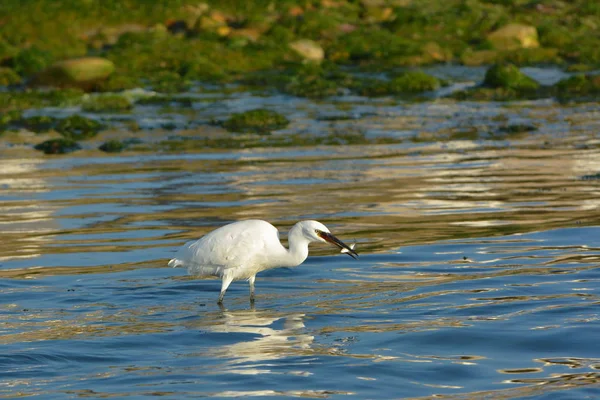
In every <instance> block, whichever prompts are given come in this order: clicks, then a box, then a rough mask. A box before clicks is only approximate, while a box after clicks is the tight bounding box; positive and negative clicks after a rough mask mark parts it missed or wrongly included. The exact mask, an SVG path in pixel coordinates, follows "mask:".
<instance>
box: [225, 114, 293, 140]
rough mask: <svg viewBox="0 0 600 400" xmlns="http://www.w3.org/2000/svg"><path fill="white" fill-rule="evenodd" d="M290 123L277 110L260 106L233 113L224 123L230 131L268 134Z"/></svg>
mask: <svg viewBox="0 0 600 400" xmlns="http://www.w3.org/2000/svg"><path fill="white" fill-rule="evenodd" d="M289 123H290V121H289V120H288V119H287V118H286V117H284V116H283V115H281V114H279V113H277V112H275V111H271V110H267V109H264V108H258V109H255V110H250V111H246V112H243V113H235V114H232V115H231V117H230V118H229V119H228V120H226V121H225V122H223V124H222V125H223V128H225V129H227V130H228V131H230V132H242V133H243V132H247V133H258V134H268V133H270V132H271V131H276V130H279V129H283V128H285V127H286V126H287V125H288V124H289Z"/></svg>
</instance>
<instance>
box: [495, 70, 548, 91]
mask: <svg viewBox="0 0 600 400" xmlns="http://www.w3.org/2000/svg"><path fill="white" fill-rule="evenodd" d="M483 85H484V86H487V87H491V88H502V89H512V90H515V91H534V90H536V89H538V88H539V86H540V85H539V83H537V82H536V81H535V80H533V79H532V78H530V77H528V76H527V75H525V74H524V73H522V72H521V70H520V69H519V68H517V67H516V66H515V65H512V64H496V65H493V66H492V67H490V68H489V69H488V70H487V72H486V73H485V78H484V80H483Z"/></svg>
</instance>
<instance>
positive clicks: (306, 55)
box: [290, 39, 325, 62]
mask: <svg viewBox="0 0 600 400" xmlns="http://www.w3.org/2000/svg"><path fill="white" fill-rule="evenodd" d="M290 48H291V49H292V50H294V51H295V52H296V53H297V54H298V55H299V56H300V57H302V58H303V59H304V60H306V61H313V62H321V61H323V59H324V58H325V51H324V50H323V48H322V47H321V45H319V44H318V43H317V42H315V41H313V40H309V39H300V40H296V41H295V42H292V43H290Z"/></svg>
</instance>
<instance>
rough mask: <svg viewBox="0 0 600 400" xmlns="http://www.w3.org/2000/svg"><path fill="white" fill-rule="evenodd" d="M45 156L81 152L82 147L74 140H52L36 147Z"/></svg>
mask: <svg viewBox="0 0 600 400" xmlns="http://www.w3.org/2000/svg"><path fill="white" fill-rule="evenodd" d="M34 148H35V149H36V150H40V151H43V152H44V153H45V154H66V153H71V152H73V151H76V150H80V149H81V146H80V145H79V144H78V143H77V142H76V141H74V140H72V139H50V140H46V141H45V142H42V143H39V144H37V145H35V146H34Z"/></svg>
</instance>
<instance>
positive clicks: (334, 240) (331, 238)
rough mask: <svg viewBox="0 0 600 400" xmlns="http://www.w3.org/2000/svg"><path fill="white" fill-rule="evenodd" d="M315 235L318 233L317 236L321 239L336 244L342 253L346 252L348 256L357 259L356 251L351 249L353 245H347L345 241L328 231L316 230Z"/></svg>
mask: <svg viewBox="0 0 600 400" xmlns="http://www.w3.org/2000/svg"><path fill="white" fill-rule="evenodd" d="M317 235H319V237H320V238H321V239H323V240H325V241H326V242H328V243H331V244H333V245H336V246H337V247H339V248H340V249H342V253H346V254H348V255H349V256H350V257H352V258H354V259H355V260H356V259H358V253H357V252H356V251H354V249H353V247H354V246H352V247H349V246H348V245H346V243H344V242H342V241H341V240H340V239H338V238H336V237H335V236H333V235H332V234H331V233H328V232H322V231H318V232H317Z"/></svg>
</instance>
